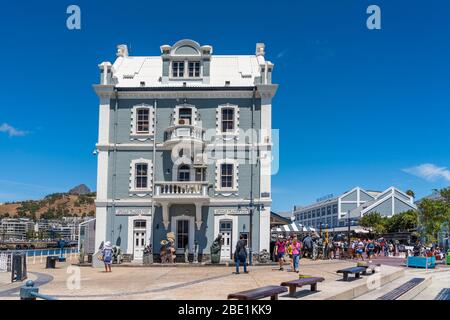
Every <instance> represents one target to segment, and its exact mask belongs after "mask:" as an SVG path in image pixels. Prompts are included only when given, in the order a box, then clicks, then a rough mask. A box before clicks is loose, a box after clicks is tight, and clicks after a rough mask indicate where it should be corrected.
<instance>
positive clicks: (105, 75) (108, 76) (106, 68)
mask: <svg viewBox="0 0 450 320" xmlns="http://www.w3.org/2000/svg"><path fill="white" fill-rule="evenodd" d="M98 67H99V69H100V84H102V85H107V84H111V83H112V64H111V62H109V61H105V62H102V63H100V64H99V65H98Z"/></svg>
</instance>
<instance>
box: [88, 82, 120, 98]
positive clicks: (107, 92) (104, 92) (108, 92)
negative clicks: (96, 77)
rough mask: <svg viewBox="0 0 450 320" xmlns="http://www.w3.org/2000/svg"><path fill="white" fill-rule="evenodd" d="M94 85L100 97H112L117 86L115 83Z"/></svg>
mask: <svg viewBox="0 0 450 320" xmlns="http://www.w3.org/2000/svg"><path fill="white" fill-rule="evenodd" d="M92 87H93V88H94V91H95V93H96V94H97V96H98V97H99V98H112V97H113V96H114V87H115V86H114V85H113V84H106V85H103V84H94V85H93V86H92Z"/></svg>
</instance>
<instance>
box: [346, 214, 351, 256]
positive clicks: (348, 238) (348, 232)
mask: <svg viewBox="0 0 450 320" xmlns="http://www.w3.org/2000/svg"><path fill="white" fill-rule="evenodd" d="M350 225H351V221H350V210H348V211H347V227H348V229H347V241H348V247H349V248H350Z"/></svg>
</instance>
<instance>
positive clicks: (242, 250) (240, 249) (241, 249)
mask: <svg viewBox="0 0 450 320" xmlns="http://www.w3.org/2000/svg"><path fill="white" fill-rule="evenodd" d="M234 261H235V262H236V274H239V266H240V264H241V263H242V264H243V265H244V273H248V271H247V248H246V246H245V241H244V236H243V235H242V234H241V236H240V237H239V240H238V242H237V243H236V250H235V251H234Z"/></svg>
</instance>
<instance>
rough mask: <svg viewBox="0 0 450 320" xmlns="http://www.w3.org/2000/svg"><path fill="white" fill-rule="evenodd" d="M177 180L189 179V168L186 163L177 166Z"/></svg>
mask: <svg viewBox="0 0 450 320" xmlns="http://www.w3.org/2000/svg"><path fill="white" fill-rule="evenodd" d="M178 181H191V168H189V166H188V165H185V164H184V165H181V166H180V167H178Z"/></svg>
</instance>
